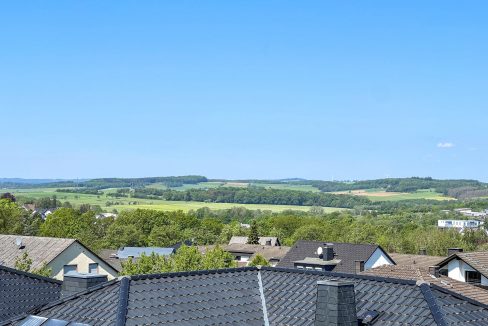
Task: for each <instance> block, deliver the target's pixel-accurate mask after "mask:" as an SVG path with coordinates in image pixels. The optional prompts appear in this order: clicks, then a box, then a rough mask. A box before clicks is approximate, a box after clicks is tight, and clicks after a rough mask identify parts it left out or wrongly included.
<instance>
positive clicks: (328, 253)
mask: <svg viewBox="0 0 488 326" xmlns="http://www.w3.org/2000/svg"><path fill="white" fill-rule="evenodd" d="M322 259H323V260H325V261H329V260H333V259H334V246H333V245H331V244H327V245H325V246H323V247H322Z"/></svg>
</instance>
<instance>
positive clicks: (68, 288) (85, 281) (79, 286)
mask: <svg viewBox="0 0 488 326" xmlns="http://www.w3.org/2000/svg"><path fill="white" fill-rule="evenodd" d="M104 282H107V275H100V274H88V273H87V274H84V273H78V272H68V273H66V274H64V277H63V285H62V286H61V296H62V297H66V296H69V295H72V294H75V293H78V292H82V291H85V290H88V289H89V288H91V287H94V286H96V285H99V284H102V283H104Z"/></svg>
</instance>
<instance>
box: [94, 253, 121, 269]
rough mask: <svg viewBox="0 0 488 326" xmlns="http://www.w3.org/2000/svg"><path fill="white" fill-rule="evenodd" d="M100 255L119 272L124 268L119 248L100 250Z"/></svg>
mask: <svg viewBox="0 0 488 326" xmlns="http://www.w3.org/2000/svg"><path fill="white" fill-rule="evenodd" d="M99 256H100V257H101V258H102V259H103V260H104V261H106V262H107V263H108V264H109V265H110V266H112V268H113V269H115V270H116V271H117V272H120V271H121V270H122V264H121V261H120V259H118V258H117V257H116V256H117V250H115V249H102V250H100V253H99Z"/></svg>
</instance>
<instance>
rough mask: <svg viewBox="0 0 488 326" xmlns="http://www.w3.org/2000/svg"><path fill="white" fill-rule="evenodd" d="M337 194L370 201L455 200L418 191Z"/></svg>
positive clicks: (371, 191) (379, 190) (434, 193)
mask: <svg viewBox="0 0 488 326" xmlns="http://www.w3.org/2000/svg"><path fill="white" fill-rule="evenodd" d="M335 193H337V194H348V195H355V196H366V197H367V198H368V199H370V200H371V201H375V202H378V201H399V200H415V199H427V200H455V199H454V198H452V197H447V196H444V195H442V194H440V193H438V192H435V191H434V190H429V189H426V190H418V191H416V192H412V193H407V192H386V191H385V190H383V189H362V190H352V191H340V192H335Z"/></svg>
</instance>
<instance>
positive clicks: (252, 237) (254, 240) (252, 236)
mask: <svg viewBox="0 0 488 326" xmlns="http://www.w3.org/2000/svg"><path fill="white" fill-rule="evenodd" d="M247 243H248V244H259V234H258V225H257V223H256V220H253V221H252V223H251V228H250V230H249V236H248V238H247Z"/></svg>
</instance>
